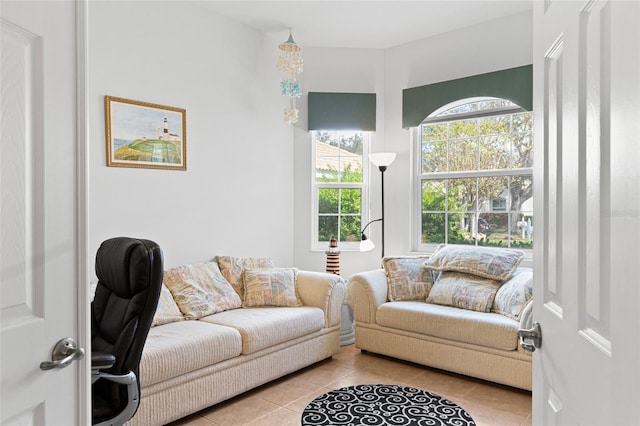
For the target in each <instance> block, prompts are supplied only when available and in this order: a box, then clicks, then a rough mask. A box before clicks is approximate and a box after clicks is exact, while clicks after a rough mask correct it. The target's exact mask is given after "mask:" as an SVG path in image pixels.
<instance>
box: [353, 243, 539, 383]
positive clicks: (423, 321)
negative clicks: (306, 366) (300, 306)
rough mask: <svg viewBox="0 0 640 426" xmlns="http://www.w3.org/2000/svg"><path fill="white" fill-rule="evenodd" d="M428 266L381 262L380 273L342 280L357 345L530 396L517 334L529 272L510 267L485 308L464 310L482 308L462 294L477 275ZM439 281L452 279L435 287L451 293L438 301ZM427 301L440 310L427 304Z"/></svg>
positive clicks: (526, 316) (418, 261) (527, 312)
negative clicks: (441, 286)
mask: <svg viewBox="0 0 640 426" xmlns="http://www.w3.org/2000/svg"><path fill="white" fill-rule="evenodd" d="M449 247H450V246H449ZM489 253H490V254H491V253H493V252H491V251H490V252H489ZM436 254H437V252H436V253H435V254H434V256H435V255H436ZM427 260H428V259H427V258H426V257H422V258H420V257H405V258H385V259H384V261H383V263H384V265H385V269H379V270H373V271H368V272H362V273H358V274H355V275H353V276H352V277H350V278H349V281H348V284H347V293H348V300H349V302H350V303H351V305H352V306H353V309H354V320H355V345H356V347H357V348H359V349H361V350H366V351H370V352H374V353H378V354H383V355H387V356H391V357H395V358H399V359H403V360H407V361H411V362H415V363H419V364H423V365H427V366H431V367H435V368H439V369H444V370H448V371H452V372H456V373H460V374H465V375H469V376H473V377H477V378H480V379H485V380H489V381H493V382H497V383H502V384H505V385H509V386H514V387H517V388H521V389H526V390H531V355H530V353H528V352H526V351H524V350H523V349H522V348H520V346H519V344H518V334H517V333H518V329H520V328H530V327H531V324H530V323H531V314H532V302H533V300H532V299H531V293H532V289H531V284H532V270H531V269H530V268H524V267H518V264H519V261H517V262H514V263H515V264H514V265H511V266H512V271H511V273H512V274H513V275H509V278H508V279H506V280H505V279H504V278H505V276H504V275H503V276H502V281H500V280H498V281H496V282H495V288H496V292H495V294H494V295H493V298H491V297H489V299H487V300H489V304H490V305H489V306H485V307H484V308H482V309H480V311H478V310H473V309H470V308H481V307H479V306H478V305H473V303H469V296H468V293H469V291H468V290H467V289H466V288H465V287H467V286H466V282H465V281H466V279H467V278H469V279H470V280H471V281H476V280H475V278H477V277H475V278H474V276H472V275H470V274H466V273H468V272H470V271H469V270H466V271H464V272H465V273H460V272H459V271H456V272H449V271H447V269H446V268H447V266H446V265H444V266H443V265H442V264H440V265H438V268H436V269H431V270H428V269H425V268H424V267H423V265H424V262H426V261H427ZM398 265H400V266H398ZM476 266H477V264H476ZM440 267H442V268H444V269H441V268H440ZM454 269H455V267H454ZM463 269H465V268H463ZM470 269H471V272H473V267H472V268H470ZM485 270H486V268H485ZM456 274H457V275H456ZM444 275H456V276H455V277H454V279H453V280H449V281H448V282H445V281H446V280H445V281H443V282H442V284H443V285H449V286H450V288H451V286H452V287H453V288H454V289H453V290H451V291H450V292H447V291H445V292H440V294H439V296H440V297H439V296H438V295H435V294H434V293H435V291H434V290H436V289H437V287H436V286H437V285H439V284H440V283H439V279H440V277H443V276H444ZM507 275H508V274H507ZM483 279H484V277H482V279H480V282H482V281H483ZM452 282H453V284H452ZM407 288H409V290H407ZM416 289H417V290H416ZM456 292H457V294H455V293H456ZM392 293H396V294H395V296H396V297H394V295H393V294H392ZM443 294H444V295H445V296H448V297H449V299H447V297H444V298H442V296H443ZM461 295H462V296H461ZM431 296H434V297H435V299H436V300H435V301H436V302H438V303H441V304H438V303H427V301H428V300H430V299H429V297H431ZM434 297H432V299H433V298H434ZM465 298H466V299H465ZM398 299H400V300H398ZM448 305H449V306H448ZM450 305H454V306H450ZM455 305H460V306H464V307H465V309H461V308H460V307H456V306H455ZM498 305H500V306H498Z"/></svg>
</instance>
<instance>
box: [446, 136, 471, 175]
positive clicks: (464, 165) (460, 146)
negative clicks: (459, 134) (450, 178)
mask: <svg viewBox="0 0 640 426" xmlns="http://www.w3.org/2000/svg"><path fill="white" fill-rule="evenodd" d="M461 170H478V140H477V139H462V140H456V141H451V142H449V171H450V172H459V171H461Z"/></svg>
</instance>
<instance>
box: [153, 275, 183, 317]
mask: <svg viewBox="0 0 640 426" xmlns="http://www.w3.org/2000/svg"><path fill="white" fill-rule="evenodd" d="M183 319H184V317H183V316H182V312H180V308H178V305H176V301H175V300H173V296H171V292H170V291H169V289H168V288H167V286H166V285H164V284H162V288H161V290H160V299H158V307H157V308H156V313H155V315H154V316H153V322H152V323H151V326H152V327H155V326H156V325H162V324H168V323H170V322H176V321H182V320H183Z"/></svg>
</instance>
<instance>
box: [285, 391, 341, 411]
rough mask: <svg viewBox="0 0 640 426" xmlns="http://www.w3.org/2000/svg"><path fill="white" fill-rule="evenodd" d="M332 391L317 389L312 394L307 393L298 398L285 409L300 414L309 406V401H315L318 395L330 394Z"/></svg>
mask: <svg viewBox="0 0 640 426" xmlns="http://www.w3.org/2000/svg"><path fill="white" fill-rule="evenodd" d="M332 390H333V388H330V387H329V388H320V389H317V390H316V391H314V392H311V393H308V394H306V395H303V396H301V397H300V398H298V399H296V400H295V401H293V402H291V403H289V404H287V405H286V406H285V407H287V408H288V409H289V410H291V411H295V412H296V413H300V414H302V412H303V411H304V409H305V408H306V407H307V405H309V403H310V402H311V401H313V400H314V399H316V398H317V397H319V396H320V395H322V394H324V393H327V392H330V391H332Z"/></svg>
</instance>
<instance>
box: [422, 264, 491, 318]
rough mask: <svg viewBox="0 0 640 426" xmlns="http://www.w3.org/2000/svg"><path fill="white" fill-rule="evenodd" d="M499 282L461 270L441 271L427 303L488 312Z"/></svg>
mask: <svg viewBox="0 0 640 426" xmlns="http://www.w3.org/2000/svg"><path fill="white" fill-rule="evenodd" d="M499 287H500V282H498V281H495V280H491V279H489V278H484V277H478V276H476V275H471V274H465V273H463V272H448V271H447V272H441V273H440V276H439V277H438V279H437V280H436V282H435V283H434V284H433V287H432V288H431V292H430V293H429V297H427V303H437V304H438V305H446V306H453V307H456V308H460V309H470V310H472V311H478V312H489V311H490V310H491V307H492V306H493V300H494V298H495V296H496V292H497V291H498V288H499Z"/></svg>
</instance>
